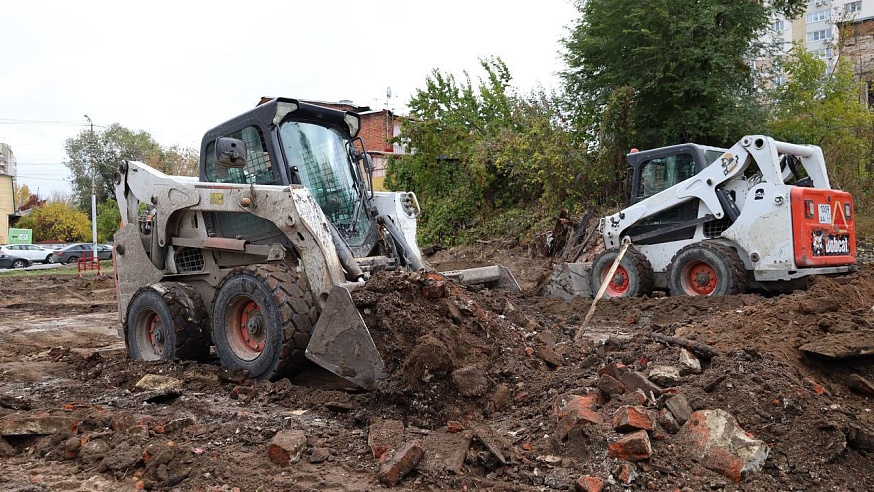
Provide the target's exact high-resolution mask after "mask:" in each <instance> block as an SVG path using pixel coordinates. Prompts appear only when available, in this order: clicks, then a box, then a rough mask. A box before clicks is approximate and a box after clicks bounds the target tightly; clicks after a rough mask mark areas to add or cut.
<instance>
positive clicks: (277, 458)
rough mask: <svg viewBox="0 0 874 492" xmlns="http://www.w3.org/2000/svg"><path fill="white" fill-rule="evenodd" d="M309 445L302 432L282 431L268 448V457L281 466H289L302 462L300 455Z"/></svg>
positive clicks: (274, 437)
mask: <svg viewBox="0 0 874 492" xmlns="http://www.w3.org/2000/svg"><path fill="white" fill-rule="evenodd" d="M306 444H307V436H306V434H304V432H303V431H301V430H281V431H279V432H277V433H276V435H275V436H273V439H272V440H271V441H270V444H269V445H268V446H267V456H268V457H269V458H270V460H271V461H273V462H274V463H276V464H277V465H279V466H288V465H290V464H292V463H297V462H298V461H299V460H300V453H301V452H302V451H303V450H304V448H305V447H306Z"/></svg>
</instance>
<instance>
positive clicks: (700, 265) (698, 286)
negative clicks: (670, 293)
mask: <svg viewBox="0 0 874 492" xmlns="http://www.w3.org/2000/svg"><path fill="white" fill-rule="evenodd" d="M682 282H683V289H684V290H685V291H686V293H687V294H689V295H693V296H709V295H711V294H713V292H714V291H715V290H716V286H717V285H718V284H719V282H718V281H717V276H716V270H714V269H713V267H712V266H710V265H708V264H707V263H704V262H700V261H699V262H695V263H692V264H690V265H688V266H687V267H686V268H685V269H684V270H683V278H682Z"/></svg>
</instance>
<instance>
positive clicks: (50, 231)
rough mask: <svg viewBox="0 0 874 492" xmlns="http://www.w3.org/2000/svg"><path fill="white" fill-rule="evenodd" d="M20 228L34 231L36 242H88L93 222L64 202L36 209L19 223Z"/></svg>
mask: <svg viewBox="0 0 874 492" xmlns="http://www.w3.org/2000/svg"><path fill="white" fill-rule="evenodd" d="M18 227H21V228H23V229H33V238H34V241H53V240H54V241H62V242H77V241H88V240H90V238H91V221H90V220H88V216H87V215H86V214H85V213H84V212H81V211H79V210H76V209H75V208H73V207H71V206H70V205H69V204H66V203H63V202H53V203H49V204H46V205H44V206H42V207H38V208H36V209H34V210H33V211H32V212H31V213H29V214H27V215H25V216H24V217H22V218H21V219H20V220H19V221H18Z"/></svg>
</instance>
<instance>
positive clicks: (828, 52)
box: [811, 48, 835, 60]
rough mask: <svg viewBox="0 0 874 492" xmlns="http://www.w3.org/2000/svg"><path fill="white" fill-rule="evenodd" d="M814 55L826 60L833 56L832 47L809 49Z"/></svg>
mask: <svg viewBox="0 0 874 492" xmlns="http://www.w3.org/2000/svg"><path fill="white" fill-rule="evenodd" d="M811 53H813V54H814V55H815V56H817V57H819V58H822V59H823V60H828V59H830V58H831V57H833V56H835V50H834V48H823V49H821V50H813V51H811Z"/></svg>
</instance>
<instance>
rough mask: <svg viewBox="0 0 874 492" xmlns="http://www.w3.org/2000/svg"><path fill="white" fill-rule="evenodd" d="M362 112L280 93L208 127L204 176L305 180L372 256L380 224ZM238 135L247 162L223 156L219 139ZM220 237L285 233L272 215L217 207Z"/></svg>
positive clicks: (351, 239) (343, 230) (361, 251)
mask: <svg viewBox="0 0 874 492" xmlns="http://www.w3.org/2000/svg"><path fill="white" fill-rule="evenodd" d="M359 129H360V119H359V117H358V115H357V114H354V113H349V112H346V111H339V110H335V109H331V108H326V107H322V106H317V105H314V104H308V103H303V102H300V101H297V100H295V99H287V98H275V99H271V100H267V101H266V102H264V103H262V104H260V105H258V106H256V107H255V108H253V109H251V110H249V111H247V112H246V113H244V114H242V115H240V116H237V117H236V118H234V119H231V120H229V121H227V122H225V123H223V124H222V125H219V126H217V127H216V128H213V129H212V130H210V131H208V132H207V133H206V134H205V135H204V138H203V142H202V143H201V167H200V180H201V181H204V182H212V183H237V184H266V185H280V186H288V185H293V184H299V185H303V186H305V187H306V188H307V189H308V190H309V191H310V193H311V194H312V195H313V197H314V198H315V200H316V202H317V203H318V204H319V206H320V207H321V208H322V211H323V212H324V214H325V216H326V217H327V218H328V220H329V221H330V222H331V223H332V224H333V225H334V227H335V228H336V229H337V231H338V233H339V235H340V237H342V239H343V240H344V241H345V242H346V243H347V244H348V245H349V247H350V248H351V249H352V252H353V253H354V254H355V256H366V255H367V254H368V253H369V252H370V251H371V250H372V249H373V247H374V245H375V244H376V242H377V240H378V238H377V236H378V231H377V230H376V227H374V225H375V217H374V216H373V212H372V207H371V204H370V200H371V198H372V197H371V194H372V192H371V191H370V186H369V180H368V178H369V168H368V165H367V163H369V159H368V157H367V156H366V153H365V152H364V146H363V143H362V142H361V139H360V138H357V136H358V131H359ZM228 138H231V139H237V140H239V141H241V142H242V143H243V145H244V147H245V153H246V158H245V163H244V164H243V165H242V166H240V167H228V166H225V165H222V164H221V163H220V162H219V158H218V157H217V154H216V148H217V145H221V144H222V143H223V141H222V140H223V139H228ZM208 222H209V223H208V224H207V226H209V227H212V230H211V231H210V232H211V233H212V234H215V235H216V236H218V237H231V238H233V237H245V238H246V240H247V241H249V242H252V243H255V244H259V243H260V244H270V243H271V242H272V241H276V240H277V238H279V239H281V237H282V235H281V234H279V233H278V229H277V228H276V227H275V225H273V224H272V223H271V222H270V221H268V220H265V219H261V218H259V217H257V216H254V215H252V214H248V213H223V214H210V218H209V219H208Z"/></svg>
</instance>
